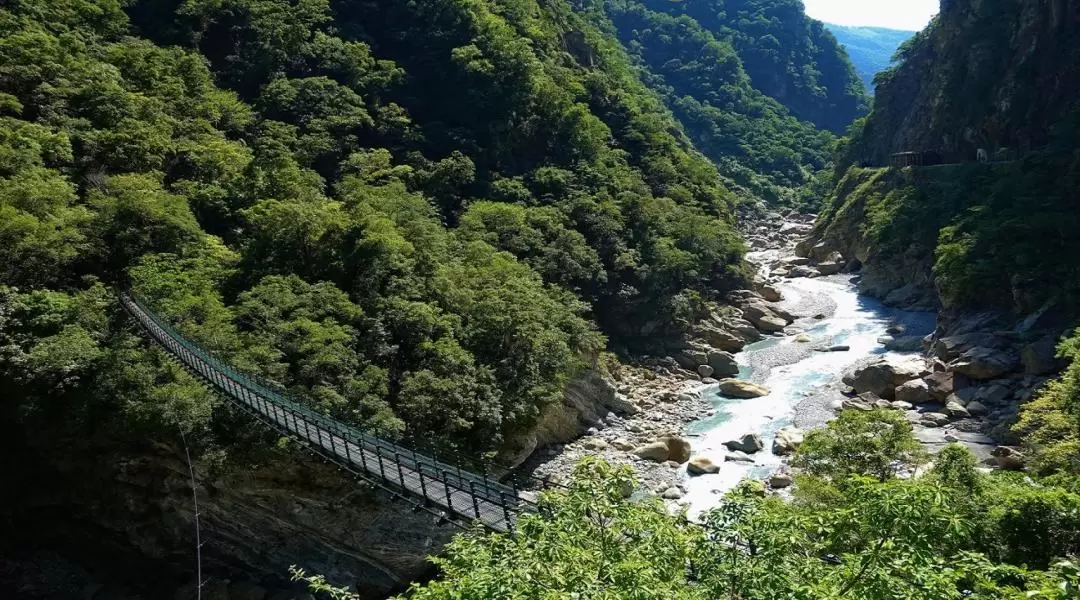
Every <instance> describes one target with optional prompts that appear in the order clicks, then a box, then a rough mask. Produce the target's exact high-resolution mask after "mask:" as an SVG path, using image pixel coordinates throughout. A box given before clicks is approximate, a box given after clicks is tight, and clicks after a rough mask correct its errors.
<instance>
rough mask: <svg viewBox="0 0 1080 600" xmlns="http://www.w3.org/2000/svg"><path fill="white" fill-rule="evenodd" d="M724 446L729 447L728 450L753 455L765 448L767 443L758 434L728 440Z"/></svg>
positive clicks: (747, 434) (745, 434)
mask: <svg viewBox="0 0 1080 600" xmlns="http://www.w3.org/2000/svg"><path fill="white" fill-rule="evenodd" d="M724 445H725V446H727V449H728V450H733V451H738V452H745V453H747V454H753V453H755V452H758V451H760V450H761V449H762V448H764V447H765V443H764V442H762V441H761V436H759V435H758V434H756V433H744V434H743V435H742V437H740V438H739V439H737V440H728V441H726V442H724Z"/></svg>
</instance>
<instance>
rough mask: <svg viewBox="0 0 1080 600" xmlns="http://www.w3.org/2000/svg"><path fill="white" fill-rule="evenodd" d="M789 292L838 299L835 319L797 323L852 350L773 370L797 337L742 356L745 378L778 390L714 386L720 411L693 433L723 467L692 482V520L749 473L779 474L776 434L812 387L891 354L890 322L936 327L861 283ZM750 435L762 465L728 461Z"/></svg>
mask: <svg viewBox="0 0 1080 600" xmlns="http://www.w3.org/2000/svg"><path fill="white" fill-rule="evenodd" d="M782 290H783V293H784V296H785V299H786V300H787V301H789V302H793V301H797V300H798V299H799V298H801V297H803V296H804V295H807V294H810V295H819V296H820V295H827V296H828V297H829V298H831V299H832V300H833V302H835V303H836V312H835V314H834V315H833V316H832V317H830V318H828V319H824V320H821V321H815V320H813V319H801V320H800V321H798V322H797V323H796V324H795V325H794V326H793V327H802V328H804V329H805V332H806V333H807V334H808V335H809V336H810V337H811V339H812V345H818V344H819V343H821V344H822V345H825V346H830V345H836V344H844V345H848V346H851V349H850V350H849V351H847V352H812V353H810V354H809V355H807V356H806V357H805V358H802V359H801V360H799V361H797V362H795V363H794V364H790V365H782V366H774V367H772V368H769V366H770V365H772V364H775V363H776V362H778V361H777V360H776V359H773V355H776V354H779V353H780V351H781V350H784V348H783V346H785V345H787V344H798V342H796V341H795V338H794V336H792V337H785V338H780V339H776V338H772V339H768V340H764V341H761V342H758V343H755V344H751V345H749V346H747V347H746V348H745V349H744V351H743V352H742V353H740V354H739V355H738V360H739V363H740V365H742V369H741V372H740V377H741V378H745V379H752V380H754V381H755V382H758V383H762V384H763V385H765V386H766V387H767V388H769V390H770V393H769V395H767V396H764V397H762V398H753V399H748V400H736V399H729V398H722V397H720V396H719V395H718V394H717V391H716V387H715V386H712V387H711V388H708V389H706V391H705V394H707V397H708V398H709V399H710V400H711V401H712V404H713V407H714V408H715V409H716V410H717V412H716V415H714V416H712V417H709V418H707V419H703V420H701V421H698V422H697V423H694V424H692V425H691V426H690V427H689V428H688V433H689V434H691V435H692V436H693V437H692V438H691V441H692V443H693V446H694V455H695V456H696V455H702V454H703V455H705V456H708V457H710V458H712V459H713V462H716V463H717V464H720V465H721V468H720V473H719V474H716V475H705V476H701V477H692V478H688V479H687V480H686V481H685V483H686V486H687V489H688V493H687V494H686V496H684V498H683V499H684V501H685V502H688V503H689V505H690V516H691V517H693V516H696V515H697V514H698V513H700V512H701V511H703V510H707V509H708V508H710V507H712V506H715V505H716V503H717V502H718V501H719V499H720V495H721V494H722V493H723V492H725V491H727V490H729V489H731V488H732V487H734V486H735V484H737V483H738V482H739V481H740V480H741V479H743V478H744V477H755V478H763V477H765V476H767V475H768V474H769V473H771V472H772V471H775V470H776V468H777V467H778V466H779V465H780V464H781V460H780V457H778V456H775V455H774V454H772V452H771V448H772V441H773V437H774V436H775V434H776V431H777V430H778V429H780V428H781V427H784V426H787V425H791V424H792V423H793V419H794V408H795V406H796V405H797V404H798V403H799V402H800V401H801V400H802V399H803V398H804V397H805V395H807V394H806V393H807V392H809V391H810V390H813V389H815V388H818V387H821V386H824V385H826V384H829V383H830V382H832V381H836V380H838V379H839V378H840V376H841V374H842V373H843V371H844V370H845V369H847V368H848V367H849V366H851V365H852V364H854V363H855V362H857V361H859V360H861V359H864V358H867V357H870V356H872V355H875V354H882V355H885V354H891V353H888V352H886V351H885V350H884V348H883V347H882V346H881V345H880V344H879V343H878V341H877V339H878V338H879V337H880V336H882V335H885V329H886V328H887V327H888V326H889V325H890V324H892V323H897V322H898V323H903V324H904V325H905V326H906V328H907V331H906V333H905V335H925V334H927V333H930V332H931V331H932V330H933V328H934V314H933V313H924V312H908V311H900V310H895V309H890V308H887V307H885V306H883V305H882V304H881V303H879V302H877V301H876V300H873V299H871V298H866V297H863V296H859V295H858V294H856V292H855V287H854V286H853V285H851V284H850V283H847V282H846V281H843V280H835V279H828V280H823V279H795V280H791V281H789V282H785V283H784V284H783V286H782ZM788 350H797V349H794V348H789V349H788ZM798 350H801V349H798ZM751 364H753V365H760V366H759V369H762V368H764V369H766V370H767V372H766V373H760V372H755V370H754V368H753V367H751V366H750V365H751ZM744 433H757V434H758V435H760V436H761V439H762V441H763V442H764V443H765V449H764V450H762V451H761V452H758V453H757V454H755V455H754V459H755V460H756V463H755V464H743V463H734V462H726V463H725V462H723V459H724V455H725V454H726V448H725V447H724V446H723V443H724V442H725V441H727V440H731V439H737V438H739V437H740V436H742V435H743V434H744Z"/></svg>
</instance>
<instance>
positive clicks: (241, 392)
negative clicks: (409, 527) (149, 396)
mask: <svg viewBox="0 0 1080 600" xmlns="http://www.w3.org/2000/svg"><path fill="white" fill-rule="evenodd" d="M121 301H122V303H123V304H124V307H125V308H126V309H127V310H128V311H129V312H131V313H132V315H133V316H135V318H136V319H138V320H139V321H140V322H141V323H142V324H143V326H144V327H146V329H147V330H148V331H149V332H150V333H151V335H153V336H154V337H155V338H157V339H158V341H159V342H160V343H161V344H162V345H163V346H165V347H166V348H167V349H168V350H169V351H170V352H171V353H173V354H174V355H176V356H177V357H178V358H179V359H180V360H181V361H182V362H184V363H185V364H186V365H187V366H188V367H190V368H192V369H194V370H195V371H196V372H198V373H199V374H200V375H202V376H203V377H205V378H206V379H207V380H208V381H209V382H210V383H211V384H213V385H214V386H215V387H217V388H218V389H219V390H221V391H222V392H224V393H225V394H226V395H227V396H229V398H230V399H231V400H233V401H235V402H238V403H239V404H241V405H243V406H246V407H247V408H249V409H252V410H253V411H255V412H256V413H259V414H261V415H263V416H265V417H267V418H269V419H270V420H272V421H273V422H274V423H276V424H278V425H281V426H284V428H285V429H286V430H288V431H289V432H291V433H294V434H296V435H297V436H298V437H300V438H302V439H304V440H306V441H307V442H309V443H312V442H314V443H316V444H318V445H323V446H325V443H326V442H327V440H328V442H329V444H330V449H331V450H332V451H334V452H336V453H337V454H338V455H340V452H339V451H338V449H337V447H338V445H341V446H344V453H345V458H347V459H348V460H349V462H351V463H354V464H357V465H359V466H361V467H362V468H363V469H364V470H365V471H367V472H368V473H369V474H371V475H376V476H378V477H380V478H382V479H383V480H384V481H385V482H389V483H391V484H392V485H394V486H395V487H399V488H402V489H403V490H404V491H407V492H412V493H415V492H416V490H414V489H410V487H409V485H408V483H410V482H416V483H418V484H419V486H420V488H421V493H422V494H423V495H424V496H425V499H426V500H428V499H432V498H430V497H428V492H427V489H426V487H427V485H426V484H427V483H430V482H431V481H436V482H438V483H439V484H440V485H441V486H442V488H443V489H442V491H443V495H445V503H446V505H447V508H448V509H450V510H453V511H455V512H458V513H459V514H462V515H464V516H469V517H470V518H476V519H479V520H482V521H484V522H485V523H486V524H489V525H491V521H492V519H493V518H499V519H505V521H506V526H507V527H506V528H509V527H511V526H512V522H511V512H519V511H521V510H531V508H532V503H531V502H529V501H527V500H524V499H522V498H520V496H519V494H518V492H517V490H516V489H515V488H514V487H512V486H506V485H504V484H502V483H500V482H498V481H494V480H492V479H490V478H488V477H483V476H479V475H476V474H474V473H471V472H469V471H467V470H463V469H461V468H460V466H457V465H451V464H447V463H444V462H441V461H438V460H436V459H434V458H432V457H429V456H425V455H422V454H418V453H417V452H415V451H414V450H412V449H409V448H405V447H402V446H399V445H397V444H394V443H392V442H389V441H386V440H383V439H381V438H379V437H376V436H373V435H370V434H367V433H364V432H362V431H360V430H358V429H356V428H354V427H351V426H348V425H345V424H343V423H340V422H338V421H336V420H334V419H331V418H329V417H327V416H326V415H324V414H322V413H319V412H317V411H315V410H312V409H311V408H309V407H307V406H304V405H302V404H300V403H298V402H296V401H294V400H292V399H290V398H288V397H287V396H286V395H284V394H282V393H280V392H278V391H275V390H273V389H271V387H270V385H269V384H267V383H265V382H264V381H262V380H261V378H259V377H258V376H255V375H252V374H250V373H245V372H242V371H240V370H238V369H236V368H234V367H232V366H231V365H228V364H226V363H224V362H222V361H220V360H218V359H216V358H215V357H214V356H213V355H212V354H211V353H209V352H207V351H206V350H205V349H203V348H202V347H200V346H199V345H198V344H196V343H194V342H192V341H190V340H188V339H187V338H185V337H184V336H183V335H181V334H180V333H179V332H177V331H176V330H175V329H173V328H172V326H170V325H169V324H168V323H166V322H164V321H163V320H162V319H160V318H159V317H158V316H157V315H155V314H154V313H153V311H151V310H149V309H148V308H147V307H145V306H144V305H143V304H142V303H140V302H139V301H138V300H137V299H135V298H134V297H132V296H130V295H123V296H122V297H121ZM290 416H291V418H292V423H289V417H290ZM312 426H314V428H315V430H316V431H315V433H314V434H313V433H312V432H311V427H312ZM301 429H303V431H301ZM335 438H337V439H335ZM339 440H340V444H338V443H337V442H338V441H339ZM350 444H352V445H355V449H356V451H351V450H353V449H352V448H350ZM357 451H358V452H357ZM352 454H357V455H358V456H357V457H356V458H353V457H352V456H351V455H352ZM369 455H373V456H372V457H370V458H369ZM369 461H371V462H374V463H375V464H374V465H368V464H367V463H368V462H369ZM388 466H389V467H390V468H389V469H387V467H388ZM403 468H404V469H405V470H407V471H408V472H409V473H408V475H406V473H405V472H404V471H403V470H402V469H403ZM388 471H389V472H388ZM407 478H409V481H408V482H407V481H406V479H407ZM452 490H456V491H458V492H462V493H464V494H467V495H468V496H469V497H470V498H471V500H472V502H471V504H472V506H471V507H461V506H459V507H455V506H454V501H453V492H452ZM434 499H435V500H436V501H438V500H439V498H434ZM480 501H483V505H481V502H480ZM459 504H460V500H459ZM490 505H495V506H490ZM493 509H494V510H495V511H496V512H498V513H500V514H498V515H495V516H494V517H493V515H492V514H491V513H492V511H493Z"/></svg>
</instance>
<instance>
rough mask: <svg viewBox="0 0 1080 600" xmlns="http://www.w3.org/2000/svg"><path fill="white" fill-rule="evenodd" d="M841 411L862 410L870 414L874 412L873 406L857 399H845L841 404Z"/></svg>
mask: <svg viewBox="0 0 1080 600" xmlns="http://www.w3.org/2000/svg"><path fill="white" fill-rule="evenodd" d="M840 410H861V411H864V412H870V411H872V410H874V405H873V404H868V403H866V402H863V401H862V400H858V399H855V398H844V400H843V401H842V402H841V403H840Z"/></svg>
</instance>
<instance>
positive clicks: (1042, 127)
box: [808, 0, 1080, 315]
mask: <svg viewBox="0 0 1080 600" xmlns="http://www.w3.org/2000/svg"><path fill="white" fill-rule="evenodd" d="M1078 26H1080V2H1077V1H1075V0H1040V1H1019V0H955V1H948V2H943V3H942V12H941V14H940V15H939V16H938V17H937V18H936V19H935V20H934V22H933V23H931V25H930V26H928V27H927V29H926V30H925V31H923V32H921V33H919V34H918V35H917V36H916V37H915V38H913V39H912V40H911V41H910V42H909V43H907V44H905V45H904V46H903V47H902V48H901V50H900V51H899V54H900V56H901V57H902V60H901V61H900V63H899V64H898V65H897V66H895V67H893V68H892V69H890V70H889V71H886V72H884V73H883V74H882V75H880V76H879V78H878V82H879V86H878V89H877V96H876V98H875V100H874V108H873V111H872V112H871V114H870V115H869V116H868V117H867V118H866V120H865V121H864V122H861V123H859V124H857V126H856V127H855V129H854V132H853V134H852V137H851V139H849V140H847V142H846V143H845V145H844V146H843V149H842V159H841V160H840V161H839V164H838V170H837V173H836V177H835V180H836V184H835V189H834V190H833V191H832V192H831V194H830V195H829V196H828V197H827V198H826V200H825V203H824V206H823V209H822V212H821V215H820V218H819V220H818V223H817V226H816V228H815V231H814V235H813V237H812V240H811V241H810V242H808V244H809V245H813V244H818V243H825V244H826V245H831V246H834V247H836V249H838V250H840V251H841V252H843V253H844V254H845V256H851V257H857V258H859V259H860V261H861V262H862V263H863V265H864V267H865V268H864V271H863V273H864V274H863V283H862V285H863V288H864V290H865V291H867V292H869V293H872V294H874V295H877V296H879V297H882V298H885V299H886V300H889V301H891V302H892V303H894V304H913V303H914V304H920V305H929V304H940V305H942V306H943V307H945V308H949V309H956V310H959V311H964V310H973V309H977V310H982V309H994V310H1004V311H1006V312H1012V313H1016V314H1021V315H1026V314H1031V313H1032V312H1033V311H1036V310H1038V309H1039V308H1040V307H1041V306H1044V305H1045V304H1046V303H1047V302H1051V301H1055V302H1058V303H1059V305H1061V306H1073V305H1075V298H1077V292H1078V291H1080V277H1078V276H1077V273H1076V270H1075V268H1074V267H1073V265H1072V264H1071V260H1070V259H1068V258H1067V257H1070V256H1075V255H1076V254H1077V252H1080V247H1078V243H1080V242H1078V239H1080V236H1078V235H1077V232H1078V231H1080V219H1078V217H1077V213H1076V210H1075V200H1074V198H1075V191H1074V190H1075V189H1076V186H1077V182H1078V180H1080V154H1077V152H1076V148H1077V139H1078V134H1080V127H1078V126H1077V125H1078V124H1080V110H1078V104H1077V101H1078V100H1080V96H1078V93H1077V90H1080V36H1078V35H1077V34H1076V31H1077V30H1078ZM908 150H912V151H929V152H936V153H938V154H940V155H941V158H942V160H943V162H945V163H954V164H944V165H937V166H919V167H914V168H904V169H889V168H884V167H880V165H887V164H888V163H889V160H890V157H891V155H892V154H893V153H895V152H900V151H908ZM979 150H985V151H986V155H987V156H986V158H987V159H988V160H987V162H988V163H989V164H982V163H981V162H978V161H976V157H977V155H978V154H979V153H978V151H979ZM860 163H861V164H864V165H865V164H866V163H870V164H872V165H878V167H875V168H862V167H859V166H852V165H856V164H860Z"/></svg>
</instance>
